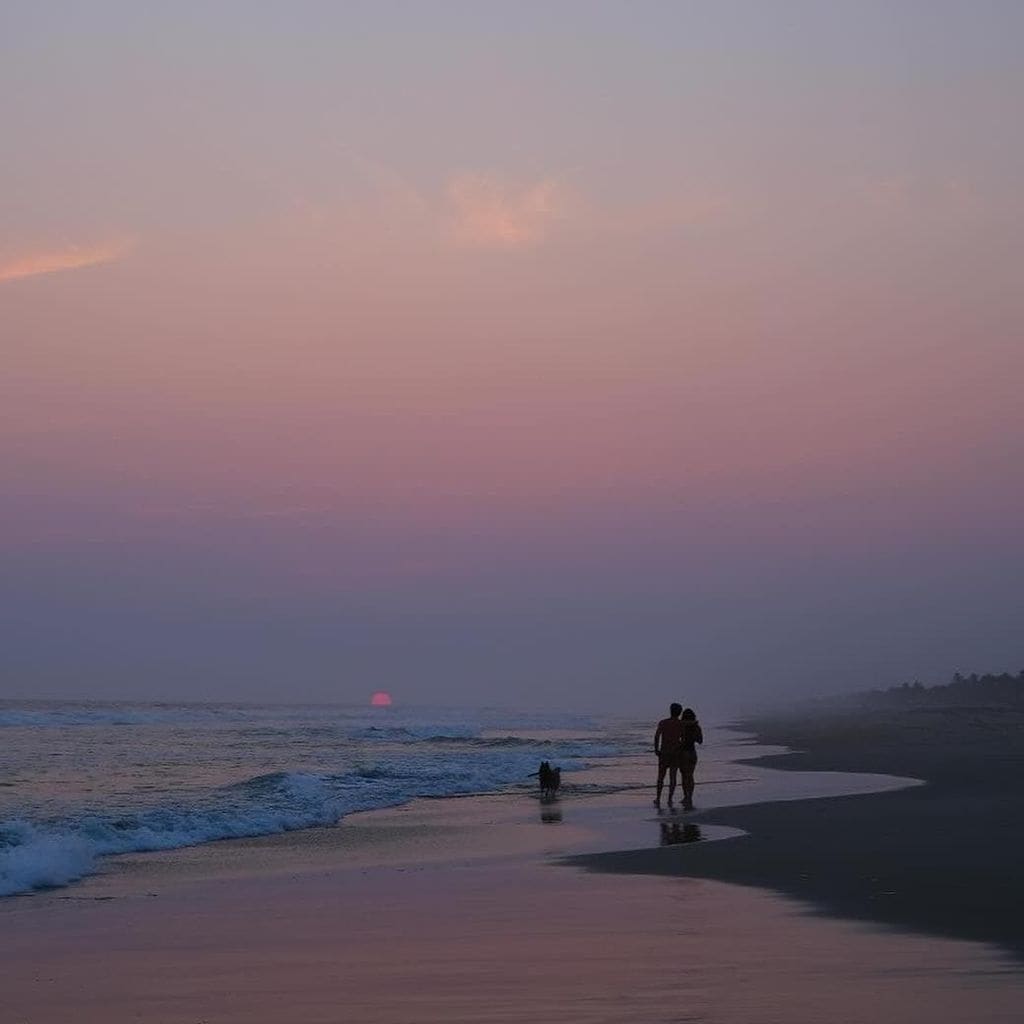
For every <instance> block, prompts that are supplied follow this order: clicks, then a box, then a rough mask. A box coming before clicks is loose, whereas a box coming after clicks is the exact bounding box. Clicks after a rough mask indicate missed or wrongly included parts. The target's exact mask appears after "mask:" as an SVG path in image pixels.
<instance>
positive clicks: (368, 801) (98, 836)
mask: <svg viewBox="0 0 1024 1024" xmlns="http://www.w3.org/2000/svg"><path fill="white" fill-rule="evenodd" d="M559 755H560V757H562V758H563V759H564V760H569V761H572V760H573V759H574V758H579V757H581V756H582V755H581V752H580V751H574V750H571V749H569V748H568V745H565V746H564V747H563V749H561V750H560V751H559ZM536 765H537V761H536V752H535V751H533V750H531V749H529V746H523V745H521V744H511V745H506V746H505V747H504V748H502V747H492V748H491V749H489V750H486V751H484V750H480V749H474V748H471V749H465V750H453V751H451V752H450V753H448V754H446V755H445V756H443V757H439V756H438V755H437V754H436V753H431V752H429V751H423V750H419V751H417V750H415V749H410V750H409V751H408V752H405V751H403V752H401V754H399V755H395V754H394V753H392V754H390V755H388V756H384V757H381V758H379V759H376V760H368V761H365V762H363V763H360V764H358V765H356V766H354V767H351V768H349V770H346V771H345V772H342V773H338V774H329V773H317V772H309V771H285V770H281V771H272V772H265V773H261V774H259V775H254V776H251V777H249V778H246V779H243V780H241V781H239V782H236V783H232V784H230V785H226V786H222V787H220V788H217V789H214V790H211V791H209V792H205V793H196V794H192V795H190V796H189V798H188V801H189V802H184V801H183V802H175V803H165V804H161V805H159V806H155V807H151V808H148V809H144V810H138V811H124V810H122V811H119V812H116V813H115V812H111V813H100V812H96V811H88V812H86V811H82V812H79V813H77V814H74V815H66V816H63V817H61V818H59V819H55V820H49V821H29V820H26V819H18V818H11V819H8V820H6V821H0V896H7V895H12V894H14V893H23V892H29V891H31V890H33V889H40V888H47V887H55V886H62V885H67V884H68V883H70V882H73V881H75V880H77V879H80V878H83V877H84V876H86V875H88V874H91V873H92V872H93V871H95V870H96V866H97V862H98V861H99V860H100V859H101V858H102V857H106V856H111V855H114V854H124V853H141V852H147V851H155V850H171V849H177V848H180V847H185V846H196V845H200V844H203V843H208V842H214V841H217V840H222V839H236V838H242V837H251V836H263V835H273V834H275V833H280V832H288V831H293V830H296V829H303V828H312V827H317V826H326V825H333V824H336V823H337V822H338V821H340V820H341V819H342V818H344V817H345V816H346V815H348V814H351V813H354V812H356V811H366V810H374V809H378V808H383V807H390V806H395V805H398V804H402V803H406V802H408V801H409V800H412V799H415V798H417V797H445V796H461V795H467V794H471V793H483V792H494V791H496V790H501V789H507V788H509V787H511V786H515V785H517V784H520V785H522V784H526V783H527V781H528V779H529V775H530V773H531V772H532V771H535V769H536ZM577 766H579V764H577Z"/></svg>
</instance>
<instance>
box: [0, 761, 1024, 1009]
mask: <svg viewBox="0 0 1024 1024" xmlns="http://www.w3.org/2000/svg"><path fill="white" fill-rule="evenodd" d="M730 743H731V741H730ZM737 752H743V748H742V747H736V746H730V744H729V743H723V744H720V745H719V748H718V750H717V751H713V752H712V755H711V756H710V757H708V758H706V759H705V762H704V763H703V764H702V770H703V772H704V781H705V786H704V788H703V795H704V798H705V799H706V800H707V801H709V802H718V803H719V805H720V806H721V807H723V808H725V807H728V809H723V810H720V811H718V812H716V814H718V815H720V816H721V817H722V824H721V825H720V826H719V827H717V828H716V827H715V826H714V825H712V824H710V823H708V822H706V821H704V822H702V821H701V820H700V819H699V818H697V819H695V820H694V821H693V822H692V824H694V825H696V827H697V829H698V830H699V831H700V835H701V841H699V842H685V841H683V842H678V843H676V842H675V841H674V840H675V838H679V839H683V840H685V839H686V837H687V828H688V825H689V824H690V822H689V820H688V819H687V820H685V821H684V820H683V819H675V818H668V819H659V818H658V817H657V816H656V815H655V814H654V810H653V808H652V807H650V803H649V801H650V791H649V789H648V788H635V789H625V790H622V791H619V792H615V791H610V790H609V787H608V781H609V778H611V779H614V780H615V781H616V782H618V783H621V782H622V781H623V780H626V781H627V782H628V781H629V780H634V781H633V782H632V784H633V785H635V786H637V787H641V786H644V785H645V780H646V777H647V775H648V774H649V768H650V765H649V761H648V759H646V758H644V759H624V760H622V761H620V762H618V763H616V764H609V765H607V766H606V767H604V768H603V769H601V770H600V771H596V772H589V773H586V774H584V775H580V776H578V777H575V778H571V779H569V780H567V785H566V793H565V794H564V796H563V797H562V798H561V799H560V800H559V801H558V802H557V804H549V805H542V804H539V803H538V802H537V801H536V800H535V799H533V798H530V797H527V796H525V795H523V794H508V795H500V796H488V797H475V798H463V799H458V800H428V801H418V802H416V803H414V804H411V805H408V806H406V807H402V808H396V809H393V810H390V811H377V812H371V813H368V814H365V815H357V816H353V818H351V819H347V820H346V821H345V822H343V823H342V824H341V825H340V826H339V827H337V828H333V829H319V830H309V831H306V832H299V833H293V834H290V835H285V836H278V837H270V838H267V839H261V840H246V841H232V842H225V843H217V844H210V845H208V846H205V847H199V848H196V849H194V850H189V851H176V852H174V853H167V854H157V855H149V856H139V857H126V858H119V859H118V860H117V861H114V862H111V865H110V870H108V871H107V872H106V873H105V874H103V875H100V876H97V877H94V878H92V879H89V880H87V881H86V882H85V883H83V884H81V885H79V886H76V887H74V888H71V889H67V890H61V891H56V892H51V893H46V894H39V895H36V896H31V897H23V898H15V899H11V900H7V901H4V903H3V904H2V905H0V936H2V939H0V951H2V960H0V962H2V972H3V979H2V986H0V1020H2V1021H3V1022H4V1024H7V1022H12V1024H58V1022H59V1024H66V1022H70V1021H76V1022H87V1024H88V1022H94V1021H95V1022H97V1024H99V1022H103V1024H122V1022H128V1021H140V1020H141V1021H146V1022H150V1024H186V1022H187V1024H199V1022H207V1024H221V1022H224V1024H233V1022H236V1021H237V1022H241V1021H246V1022H250V1024H291V1022H310V1024H319V1022H325V1024H326V1022H366V1024H375V1022H381V1024H384V1022H388V1024H414V1022H424V1024H426V1022H431V1024H433V1022H438V1024H440V1022H446V1024H450V1022H461V1021H465V1022H470V1021H473V1022H481V1024H485V1022H489V1021H495V1022H498V1021H503V1022H531V1024H538V1022H544V1021H552V1022H555V1021H557V1022H565V1024H573V1022H579V1024H599V1022H600V1024H611V1022H619V1021H622V1022H625V1021H634V1020H640V1019H653V1020H661V1021H673V1022H683V1021H707V1022H740V1021H756V1022H776V1021H777V1022H780V1024H781V1022H786V1024H802V1022H807V1024H810V1022H812V1021H813V1022H815V1024H817V1022H820V1021H826V1020H838V1021H847V1022H851V1024H859V1022H861V1021H863V1022H865V1024H867V1022H871V1024H879V1022H904V1021H906V1022H911V1021H919V1020H923V1019H927V1020H929V1021H932V1022H945V1021H950V1022H952V1021H978V1022H989V1021H991V1022H1010V1021H1016V1020H1018V1019H1019V1018H1020V1009H1021V1007H1022V1006H1024V976H1022V975H1021V973H1020V970H1019V965H1018V964H1017V963H1015V962H1014V961H1013V960H1012V959H1011V958H1009V957H1006V956H1002V955H1000V954H999V953H998V951H996V950H994V949H993V948H991V947H989V946H985V945H982V944H978V943H971V942H964V941H957V940H954V939H939V938H933V937H929V936H925V935H911V934H906V933H903V932H900V931H896V930H883V929H880V928H878V927H876V926H866V925H864V924H858V923H851V922H848V921H841V920H831V919H827V918H825V917H822V916H816V915H813V914H809V913H808V912H807V909H806V906H805V905H804V904H802V903H798V902H795V901H792V900H789V899H785V898H782V897H780V896H777V895H774V894H772V893H769V892H765V891H759V890H757V889H753V888H748V887H743V886H739V885H734V884H729V883H726V882H723V881H718V880H708V879H704V878H696V877H690V875H691V874H692V872H691V871H690V867H691V866H692V862H693V860H694V855H705V856H710V857H712V859H713V858H714V857H717V856H724V855H725V851H727V850H730V849H740V848H741V846H744V845H745V846H746V847H747V848H748V849H750V848H751V846H752V844H754V843H755V839H753V838H751V837H741V838H723V839H722V841H715V842H710V841H707V840H708V839H709V838H719V837H725V836H730V835H731V836H735V835H736V833H735V831H730V830H729V828H728V827H727V826H728V823H729V822H731V821H732V819H733V816H736V815H738V814H739V813H740V809H741V807H742V805H743V804H744V802H745V801H749V800H750V799H764V798H766V797H771V796H772V795H774V796H775V797H776V798H777V799H780V800H784V801H786V802H784V803H775V804H772V805H771V806H773V807H775V808H776V809H778V808H798V807H802V806H807V804H806V803H805V802H804V801H803V800H802V799H801V796H804V797H805V796H806V795H807V794H808V793H810V792H820V791H821V790H822V788H824V789H825V790H826V791H829V790H830V787H831V790H832V791H836V790H838V791H839V792H849V791H850V788H851V786H852V789H853V791H854V792H856V791H857V790H858V789H860V790H861V791H863V789H864V787H865V786H868V785H870V784H871V780H868V779H865V778H864V777H859V781H855V782H854V783H851V782H850V780H849V779H848V778H847V777H846V776H821V777H819V778H818V779H817V786H815V785H814V781H815V780H814V778H813V776H810V775H808V774H806V773H803V772H789V771H777V770H774V769H772V768H767V767H764V766H759V765H753V766H751V765H744V764H739V763H737V762H736V761H735V760H734V757H735V755H736V753H737ZM747 752H748V753H759V752H763V751H762V750H761V749H759V748H752V749H749V750H747ZM877 784H879V785H881V786H883V787H885V786H888V787H895V786H899V785H901V784H902V783H900V781H899V780H878V781H877ZM699 792H700V791H699ZM913 792H915V790H914V789H903V790H896V789H893V790H892V791H891V792H890V794H889V795H885V794H882V795H877V796H873V797H868V796H844V797H841V798H834V799H830V800H819V801H814V802H815V803H818V804H820V805H823V806H825V805H831V806H839V805H842V804H845V803H846V802H849V801H860V800H883V801H884V800H886V799H891V798H893V797H895V796H896V795H899V794H900V793H902V794H904V795H908V794H910V793H913ZM727 819H728V821H727ZM677 824H678V826H679V828H678V829H675V826H676V825H677ZM663 826H664V827H663ZM691 831H692V830H691ZM673 833H675V835H674V834H673ZM665 841H668V842H669V845H666V846H662V845H661V843H662V842H665ZM616 849H619V850H620V851H621V850H623V849H626V850H628V851H631V852H627V853H621V852H620V853H617V854H614V853H609V851H612V850H616ZM630 856H632V857H637V858H640V859H643V858H648V859H650V858H655V859H659V860H660V861H661V868H660V869H659V873H657V874H653V875H649V876H647V877H643V876H642V875H637V874H633V873H630V874H626V873H617V872H615V871H605V870H590V871H581V870H579V869H578V868H577V867H575V866H570V865H568V864H567V863H565V858H566V857H571V858H579V857H587V858H589V859H588V861H587V866H589V867H591V868H595V867H601V868H606V867H609V866H615V865H614V861H615V860H616V858H622V857H630ZM602 858H603V859H602ZM617 866H618V867H619V869H620V870H621V868H622V865H621V864H620V865H617ZM640 870H645V869H644V868H643V867H642V866H641V867H640Z"/></svg>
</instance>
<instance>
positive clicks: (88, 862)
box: [0, 701, 636, 896]
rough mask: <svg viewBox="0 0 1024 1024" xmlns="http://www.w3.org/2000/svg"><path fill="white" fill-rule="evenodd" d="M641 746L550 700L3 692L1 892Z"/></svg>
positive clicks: (507, 783)
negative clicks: (508, 703)
mask: <svg viewBox="0 0 1024 1024" xmlns="http://www.w3.org/2000/svg"><path fill="white" fill-rule="evenodd" d="M635 748H636V739H635V733H634V732H633V731H632V730H631V729H629V728H628V727H627V726H625V725H623V724H622V723H617V722H612V721H609V720H601V719H598V718H593V717H588V716H583V715H574V714H564V713H547V712H543V711H540V712H534V713H517V712H511V711H507V710H497V709H477V710H466V709H459V710H454V709H438V708H404V707H403V708H399V707H394V706H392V707H383V708H380V707H364V706H360V707H352V706H341V705H240V704H166V703H164V704H144V703H82V702H51V701H0V896H10V895H14V894H19V893H26V892H31V891H32V890H35V889H43V888H54V887H59V886H65V885H69V884H71V883H72V882H74V881H76V880H77V879H80V878H83V877H85V876H86V875H89V874H91V873H93V872H95V871H97V870H98V869H99V867H100V865H101V863H102V859H103V858H104V857H109V856H111V855H115V854H119V853H129V852H136V851H146V850H169V849H175V848H178V847H184V846H195V845H198V844H201V843H209V842H214V841H216V840H220V839H229V838H236V837H241V836H259V835H269V834H272V833H276V832H285V831H290V830H294V829H302V828H313V827H317V826H327V825H333V824H336V823H337V822H339V821H341V820H342V819H343V818H344V817H345V815H347V814H351V813H353V812H355V811H366V810H373V809H375V808H380V807H389V806H395V805H398V804H402V803H406V802H407V801H409V800H412V799H415V798H417V797H443V796H458V795H464V794H470V793H483V792H494V791H501V790H507V789H512V788H516V787H521V788H523V789H526V788H532V787H533V786H535V785H536V783H535V781H534V780H532V779H531V778H530V773H531V772H535V771H536V770H537V765H538V763H539V762H540V761H541V760H549V761H551V762H552V763H553V764H558V765H561V766H562V767H563V768H565V769H570V770H579V769H583V768H585V767H586V766H587V765H588V763H589V762H590V761H591V760H593V759H596V758H600V757H607V756H614V755H617V754H620V753H625V752H627V751H630V750H635Z"/></svg>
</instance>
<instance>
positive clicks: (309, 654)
mask: <svg viewBox="0 0 1024 1024" xmlns="http://www.w3.org/2000/svg"><path fill="white" fill-rule="evenodd" d="M1022 33H1024V6H1022V5H1020V4H1019V3H1016V2H1006V3H1002V2H990V0H971V2H966V0H965V2H961V3H948V2H944V0H927V2H911V0H904V2H885V3H872V2H860V0H858V2H850V3H836V4H832V3H828V4H822V3H817V2H807V3H803V2H781V0H780V2H771V3H765V2H760V0H758V2H752V3H738V2H731V0H725V2H722V3H716V4H705V3H688V2H682V0H680V2H673V3H653V2H649V3H625V2H622V3H600V2H587V3H572V2H560V3H556V4H540V3H516V4H513V3H490V2H474V3H442V2H436V3H397V2H393V3H379V2H374V3H365V4H364V3H357V2H351V3H315V2H292V3H280V4H277V3H274V4H271V3H265V4H252V3H231V2H222V3H218V4H200V3H188V2H184V3H180V4H174V5H170V4H163V5H156V4H138V3H134V2H130V3H106V2H101V0H96V2H91V3H35V2H24V3H23V2H19V0H8V2H6V3H4V4H3V5H2V6H0V622H2V623H3V630H2V633H3V642H2V644H0V696H5V695H6V696H19V697H33V696H40V697H56V698H65V697H68V698H77V697H80V698H111V699H124V698H132V699H140V700H144V699H218V700H327V701H335V700H337V701H363V700H368V699H369V696H370V694H371V693H372V692H373V691H375V690H381V689H385V690H389V691H390V692H391V693H392V695H393V697H394V698H395V700H396V703H399V702H404V703H410V704H411V703H445V704H459V703H466V704H474V705H480V704H492V703H496V704H511V705H525V706H531V707H532V706H536V705H539V706H556V707H578V708H582V709H593V710H603V709H627V708H635V709H642V710H644V711H645V712H646V710H647V709H649V708H651V707H654V706H657V707H659V708H660V706H661V705H662V704H663V703H665V702H667V701H668V700H671V699H676V698H679V699H682V700H683V701H684V702H686V703H692V704H694V705H695V706H698V707H708V708H711V707H713V708H716V709H717V708H722V709H729V710H731V709H733V708H737V709H738V708H742V707H743V706H745V705H749V704H751V703H758V704H768V703H771V702H773V701H776V700H783V699H788V698H790V697H793V696H796V695H802V694H812V693H813V694H827V693H835V692H841V691H847V690H855V689H862V688H866V687H876V686H888V685H893V684H897V683H902V682H904V681H906V680H911V679H915V678H919V679H922V680H924V681H926V682H941V681H946V680H947V679H948V678H949V677H950V676H951V675H952V673H953V672H954V671H958V670H959V671H963V672H972V671H978V672H984V671H997V672H998V671H1004V670H1005V671H1014V672H1015V671H1017V670H1019V669H1020V668H1021V667H1022V666H1024V602H1022V601H1021V597H1020V580H1021V578H1022V570H1024V531H1022V530H1021V527H1020V524H1021V522H1022V520H1024V473H1022V469H1021V467H1022V466H1024V402H1022V401H1021V390H1022V384H1024V330H1022V328H1024V282H1022V280H1021V278H1022V268H1024V231H1022V229H1024V199H1022V191H1021V188H1020V182H1021V180H1022V178H1024V132H1022V128H1021V119H1020V116H1019V107H1020V98H1021V96H1022V95H1024V63H1022V62H1021V60H1020V54H1019V41H1020V39H1021V38H1022Z"/></svg>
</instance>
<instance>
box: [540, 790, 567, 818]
mask: <svg viewBox="0 0 1024 1024" xmlns="http://www.w3.org/2000/svg"><path fill="white" fill-rule="evenodd" d="M540 820H541V821H542V822H544V824H545V825H557V824H558V823H559V822H561V820H562V805H561V804H560V803H559V802H558V797H555V796H550V797H543V796H542V797H541V798H540Z"/></svg>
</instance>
